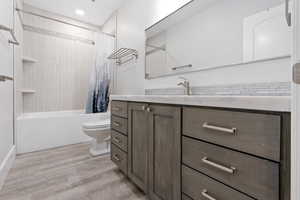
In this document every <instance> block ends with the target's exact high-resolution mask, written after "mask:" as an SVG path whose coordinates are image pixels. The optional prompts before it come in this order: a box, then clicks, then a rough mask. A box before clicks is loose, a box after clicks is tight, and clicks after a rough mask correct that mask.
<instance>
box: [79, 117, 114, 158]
mask: <svg viewBox="0 0 300 200" xmlns="http://www.w3.org/2000/svg"><path fill="white" fill-rule="evenodd" d="M82 131H83V132H84V133H85V134H86V135H88V136H89V137H91V138H93V140H92V145H91V148H90V153H91V155H92V156H100V155H103V154H107V153H109V152H110V120H109V119H108V120H102V121H97V122H88V123H84V124H83V125H82Z"/></svg>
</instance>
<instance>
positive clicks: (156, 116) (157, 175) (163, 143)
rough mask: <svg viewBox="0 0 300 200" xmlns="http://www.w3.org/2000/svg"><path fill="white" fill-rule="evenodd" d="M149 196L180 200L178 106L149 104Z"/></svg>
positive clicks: (153, 199) (162, 199)
mask: <svg viewBox="0 0 300 200" xmlns="http://www.w3.org/2000/svg"><path fill="white" fill-rule="evenodd" d="M150 108H151V111H150V113H149V115H150V127H149V128H150V129H149V130H150V140H149V156H150V157H149V196H150V199H152V200H179V199H181V191H180V189H181V187H180V182H181V177H180V176H181V175H180V174H181V173H180V172H181V169H180V161H181V150H180V149H181V136H180V129H181V112H180V108H179V107H175V106H160V105H151V106H150Z"/></svg>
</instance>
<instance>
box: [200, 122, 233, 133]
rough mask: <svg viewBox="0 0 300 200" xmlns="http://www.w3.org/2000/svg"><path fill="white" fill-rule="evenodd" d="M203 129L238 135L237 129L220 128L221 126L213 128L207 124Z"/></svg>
mask: <svg viewBox="0 0 300 200" xmlns="http://www.w3.org/2000/svg"><path fill="white" fill-rule="evenodd" d="M202 127H203V128H206V129H210V130H214V131H221V132H225V133H231V134H236V131H237V129H236V128H224V127H219V126H213V125H209V124H208V123H207V122H205V123H204V124H203V125H202Z"/></svg>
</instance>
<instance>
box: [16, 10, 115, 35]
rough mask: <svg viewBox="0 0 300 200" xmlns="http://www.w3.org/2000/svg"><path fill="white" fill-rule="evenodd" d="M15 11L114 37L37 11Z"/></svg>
mask: <svg viewBox="0 0 300 200" xmlns="http://www.w3.org/2000/svg"><path fill="white" fill-rule="evenodd" d="M16 11H18V12H22V13H25V14H28V15H33V16H36V17H40V18H44V19H47V20H51V21H55V22H58V23H62V24H66V25H70V26H74V27H77V28H80V29H84V30H87V31H92V32H101V33H103V34H105V35H108V36H110V37H116V36H115V35H113V34H110V33H105V32H103V31H100V30H96V29H91V28H88V27H85V26H81V25H77V24H73V23H70V22H66V21H63V20H60V19H55V18H52V17H48V16H45V15H40V14H37V13H34V12H30V11H26V10H22V9H20V8H16Z"/></svg>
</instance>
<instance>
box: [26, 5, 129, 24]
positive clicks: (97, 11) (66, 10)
mask: <svg viewBox="0 0 300 200" xmlns="http://www.w3.org/2000/svg"><path fill="white" fill-rule="evenodd" d="M124 1H125V0H95V1H94V2H93V1H92V0H24V3H26V4H29V5H32V6H35V7H38V8H40V9H44V10H47V11H50V12H54V13H57V14H60V15H64V16H66V17H71V18H74V19H77V20H80V21H84V22H88V23H92V24H95V25H100V26H101V25H103V24H104V23H105V21H106V20H107V19H108V18H109V17H110V16H111V14H112V13H113V12H114V11H116V10H117V9H118V8H119V7H120V6H121V5H122V3H123V2H124ZM77 9H80V10H83V11H85V15H84V16H79V15H77V14H76V13H75V11H76V10H77Z"/></svg>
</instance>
